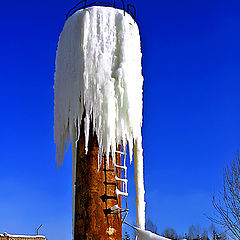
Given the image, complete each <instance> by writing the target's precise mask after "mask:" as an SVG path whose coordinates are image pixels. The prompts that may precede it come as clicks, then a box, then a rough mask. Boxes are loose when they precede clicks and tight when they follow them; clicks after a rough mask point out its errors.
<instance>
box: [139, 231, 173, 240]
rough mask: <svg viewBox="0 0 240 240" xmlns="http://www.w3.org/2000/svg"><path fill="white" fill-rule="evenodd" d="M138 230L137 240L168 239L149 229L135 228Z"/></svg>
mask: <svg viewBox="0 0 240 240" xmlns="http://www.w3.org/2000/svg"><path fill="white" fill-rule="evenodd" d="M135 229H136V230H137V231H138V234H139V235H138V237H137V240H170V239H169V238H165V237H161V236H159V235H157V234H155V233H152V232H150V231H146V230H142V229H139V228H135Z"/></svg>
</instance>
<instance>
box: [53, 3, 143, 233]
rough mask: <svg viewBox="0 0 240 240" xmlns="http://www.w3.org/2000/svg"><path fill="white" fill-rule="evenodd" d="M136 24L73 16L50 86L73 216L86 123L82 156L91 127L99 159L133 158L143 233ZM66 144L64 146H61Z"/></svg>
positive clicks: (103, 15)
mask: <svg viewBox="0 0 240 240" xmlns="http://www.w3.org/2000/svg"><path fill="white" fill-rule="evenodd" d="M141 57H142V54H141V44H140V36H139V30H138V26H137V24H136V23H135V22H134V20H133V19H132V17H131V16H130V15H129V14H128V13H125V14H124V12H123V11H122V10H119V9H114V8H110V7H96V6H95V7H91V8H87V9H85V10H80V11H77V12H76V13H75V14H74V15H73V16H71V17H70V18H69V19H68V20H67V21H66V23H65V25H64V28H63V30H62V33H61V35H60V38H59V42H58V49H57V55H56V71H55V84H54V96H55V97H54V141H55V143H56V159H57V162H58V167H59V165H61V164H62V162H63V159H64V153H65V151H66V150H67V148H68V146H69V143H70V141H72V149H73V216H74V199H75V196H74V193H75V190H74V183H75V172H76V142H77V140H78V139H79V137H80V136H79V135H80V124H81V120H82V118H83V113H84V111H85V114H86V116H85V118H84V129H85V140H86V145H85V150H86V152H87V150H88V138H89V128H90V122H92V123H93V131H94V132H95V133H96V135H97V139H98V144H99V166H100V164H101V161H102V155H103V154H106V156H107V160H109V159H108V158H109V154H108V153H110V152H111V154H112V156H113V161H115V159H114V158H115V150H116V147H117V146H118V145H119V144H121V145H122V146H124V147H125V146H126V144H127V143H128V145H129V154H130V159H132V154H133V152H134V165H135V181H136V193H137V196H136V207H137V224H138V226H139V227H140V228H141V229H144V228H145V202H144V183H143V154H142V153H143V150H142V135H141V126H142V86H143V77H142V73H141V72H142V67H141ZM65 143H67V144H66V146H65Z"/></svg>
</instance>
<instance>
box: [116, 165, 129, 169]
mask: <svg viewBox="0 0 240 240" xmlns="http://www.w3.org/2000/svg"><path fill="white" fill-rule="evenodd" d="M114 166H115V167H117V168H122V169H127V167H126V166H121V165H118V164H114Z"/></svg>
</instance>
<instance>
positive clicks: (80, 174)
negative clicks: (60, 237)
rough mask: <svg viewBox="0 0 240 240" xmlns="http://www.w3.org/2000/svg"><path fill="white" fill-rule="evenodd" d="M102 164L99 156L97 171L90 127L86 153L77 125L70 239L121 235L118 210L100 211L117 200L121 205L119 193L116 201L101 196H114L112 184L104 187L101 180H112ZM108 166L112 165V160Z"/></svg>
mask: <svg viewBox="0 0 240 240" xmlns="http://www.w3.org/2000/svg"><path fill="white" fill-rule="evenodd" d="M110 162H111V161H110ZM120 162H121V158H120V156H119V154H118V157H117V163H118V164H119V163H120ZM105 165H106V164H105V159H104V158H103V164H102V166H101V168H100V170H99V171H98V143H97V138H96V136H95V135H93V134H92V130H90V136H89V144H88V153H87V154H85V139H84V130H83V128H81V138H80V139H79V141H78V150H77V174H76V197H75V228H74V240H81V239H84V240H90V239H91V240H106V239H112V240H113V239H115V240H121V239H122V224H121V216H120V214H117V215H116V214H106V213H105V212H104V209H107V208H109V207H112V206H114V205H115V204H117V203H118V204H119V205H120V206H121V202H120V197H119V198H118V201H117V200H116V199H111V200H109V199H108V200H104V196H105V195H109V196H115V197H116V194H115V187H114V186H108V187H107V189H106V185H105V184H104V182H105V181H107V182H115V183H116V180H115V175H114V172H112V171H104V168H105ZM109 169H113V165H112V164H110V166H109ZM119 174H120V173H118V175H119ZM119 189H121V188H120V186H119Z"/></svg>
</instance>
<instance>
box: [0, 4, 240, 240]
mask: <svg viewBox="0 0 240 240" xmlns="http://www.w3.org/2000/svg"><path fill="white" fill-rule="evenodd" d="M126 2H127V1H126ZM76 3H77V1H74V0H68V1H63V0H58V1H56V0H48V1H46V0H43V1H40V2H39V1H38V2H36V1H30V0H22V1H15V0H14V1H1V7H0V9H1V14H0V29H1V38H0V46H1V47H0V48H1V54H0V71H1V88H0V103H1V118H0V125H1V156H2V157H1V161H0V170H1V174H0V189H1V197H0V233H2V232H4V231H7V232H10V233H18V234H20V233H28V234H31V233H34V229H35V228H36V227H37V226H38V225H39V224H43V227H42V230H41V231H40V233H42V234H45V235H46V236H47V237H48V239H50V240H68V239H71V214H72V212H71V153H70V152H69V153H68V154H67V156H66V159H65V161H64V164H63V166H62V167H61V168H60V170H59V172H58V173H57V166H56V162H55V161H54V158H55V157H54V155H55V145H54V142H53V98H54V96H53V84H54V79H53V74H54V61H55V52H56V47H57V41H58V36H59V34H60V32H61V30H62V27H63V24H64V22H65V13H66V12H67V11H68V10H69V9H70V8H71V7H72V6H74V4H76ZM128 3H134V1H130V0H129V1H128ZM134 4H135V6H136V8H137V22H138V24H139V28H140V32H141V38H142V52H143V75H144V77H145V82H144V112H143V114H144V122H143V138H144V141H143V147H144V161H145V184H146V201H147V215H149V216H150V217H151V219H152V221H153V222H154V223H156V224H157V227H158V230H159V232H161V231H163V230H164V229H165V228H166V227H173V228H175V229H176V230H177V231H178V232H179V233H184V232H187V231H188V227H189V226H190V225H191V224H200V225H201V226H208V225H209V222H208V220H206V218H205V217H204V215H203V214H204V213H211V211H212V208H211V195H212V194H213V193H215V192H217V191H218V190H219V189H220V187H221V184H222V169H223V167H224V166H225V164H227V163H228V162H229V161H230V160H231V159H232V158H233V157H234V154H235V152H236V151H237V150H238V149H239V146H240V98H239V93H240V81H239V80H240V14H239V13H240V2H239V1H232V0H229V1H226V0H225V1H221V0H216V1H214V0H210V1H209V0H208V1H207V0H203V1H192V0H184V1H179V0H175V1H173V0H167V1H157V0H154V1H151V2H150V1H140V0H139V1H136V3H134ZM132 171H133V166H131V167H130V170H129V180H130V197H129V202H130V211H131V213H130V215H129V218H128V221H129V222H130V223H131V222H133V221H134V212H135V210H134V191H133V186H134V182H133V175H132Z"/></svg>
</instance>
